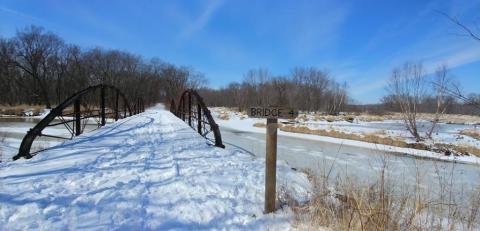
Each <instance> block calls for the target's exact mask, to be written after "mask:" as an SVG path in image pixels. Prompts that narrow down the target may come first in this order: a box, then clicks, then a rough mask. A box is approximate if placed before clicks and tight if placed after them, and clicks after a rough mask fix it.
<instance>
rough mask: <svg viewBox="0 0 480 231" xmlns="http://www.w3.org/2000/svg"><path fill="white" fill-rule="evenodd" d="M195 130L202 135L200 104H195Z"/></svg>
mask: <svg viewBox="0 0 480 231" xmlns="http://www.w3.org/2000/svg"><path fill="white" fill-rule="evenodd" d="M197 131H198V134H200V135H202V107H200V104H197Z"/></svg>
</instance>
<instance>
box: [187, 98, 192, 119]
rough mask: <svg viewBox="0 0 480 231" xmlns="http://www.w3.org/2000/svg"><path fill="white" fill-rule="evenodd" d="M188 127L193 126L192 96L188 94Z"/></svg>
mask: <svg viewBox="0 0 480 231" xmlns="http://www.w3.org/2000/svg"><path fill="white" fill-rule="evenodd" d="M188 126H190V127H191V126H192V94H190V93H189V94H188Z"/></svg>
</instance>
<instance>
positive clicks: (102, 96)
mask: <svg viewBox="0 0 480 231" xmlns="http://www.w3.org/2000/svg"><path fill="white" fill-rule="evenodd" d="M100 116H101V117H102V126H105V124H106V121H105V87H104V86H103V85H102V86H101V87H100Z"/></svg>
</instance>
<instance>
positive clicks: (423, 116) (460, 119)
mask: <svg viewBox="0 0 480 231" xmlns="http://www.w3.org/2000/svg"><path fill="white" fill-rule="evenodd" d="M307 117H308V116H307V115H306V114H305V113H300V115H299V116H298V119H303V120H307ZM311 117H312V119H313V120H314V121H322V120H324V121H328V122H334V121H352V119H353V118H356V119H358V120H360V121H365V122H375V121H384V120H402V119H403V118H402V114H401V113H397V112H395V113H385V114H383V115H377V114H367V113H361V114H358V113H348V114H345V115H337V116H332V115H321V114H314V115H311ZM434 117H435V115H434V114H432V113H419V114H418V115H417V118H418V119H419V120H432V119H433V118H434ZM440 122H441V123H454V124H480V116H474V115H458V114H445V115H442V116H441V117H440Z"/></svg>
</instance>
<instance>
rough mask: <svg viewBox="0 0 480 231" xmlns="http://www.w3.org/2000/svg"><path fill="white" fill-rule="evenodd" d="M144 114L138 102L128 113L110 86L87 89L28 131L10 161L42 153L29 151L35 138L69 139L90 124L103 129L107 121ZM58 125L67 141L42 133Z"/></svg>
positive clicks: (124, 99) (119, 94) (120, 95)
mask: <svg viewBox="0 0 480 231" xmlns="http://www.w3.org/2000/svg"><path fill="white" fill-rule="evenodd" d="M72 107H73V109H72ZM144 110H145V106H144V103H143V100H142V99H140V98H137V99H136V100H135V104H134V106H133V110H132V108H131V106H130V103H129V101H128V99H127V97H126V96H125V95H124V94H123V93H122V92H121V91H120V90H119V89H118V88H116V87H114V86H110V85H104V84H99V85H95V86H90V87H87V88H85V89H83V90H81V91H79V92H77V93H75V94H73V95H72V96H70V97H69V98H68V99H66V100H64V101H63V102H62V103H60V104H59V105H58V106H57V107H55V108H54V109H52V110H51V111H50V113H48V114H47V115H46V116H45V117H44V118H43V119H42V120H41V121H40V122H38V124H37V125H35V126H34V127H33V128H32V129H30V130H29V131H28V132H27V134H26V135H25V137H23V140H22V143H21V144H20V148H19V150H18V154H17V155H15V156H14V157H13V160H17V159H19V158H21V157H23V158H26V159H29V158H32V157H33V156H34V155H36V154H37V153H39V152H40V151H43V150H45V149H44V148H42V149H38V148H37V149H35V150H33V151H32V144H33V143H34V141H35V140H36V139H37V138H38V137H42V136H43V137H50V138H57V139H72V138H73V137H75V136H79V135H80V134H82V133H83V132H84V131H85V128H86V126H87V124H89V122H90V121H93V125H97V128H98V127H101V126H104V125H105V124H106V122H107V119H108V118H111V119H114V120H115V121H117V120H119V119H122V118H126V117H128V116H131V115H134V114H138V113H141V112H143V111H144ZM62 125H63V126H64V128H65V129H67V131H68V133H69V136H68V137H64V136H60V135H52V134H46V133H44V130H45V128H48V127H54V126H62ZM89 125H92V123H90V124H89Z"/></svg>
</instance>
